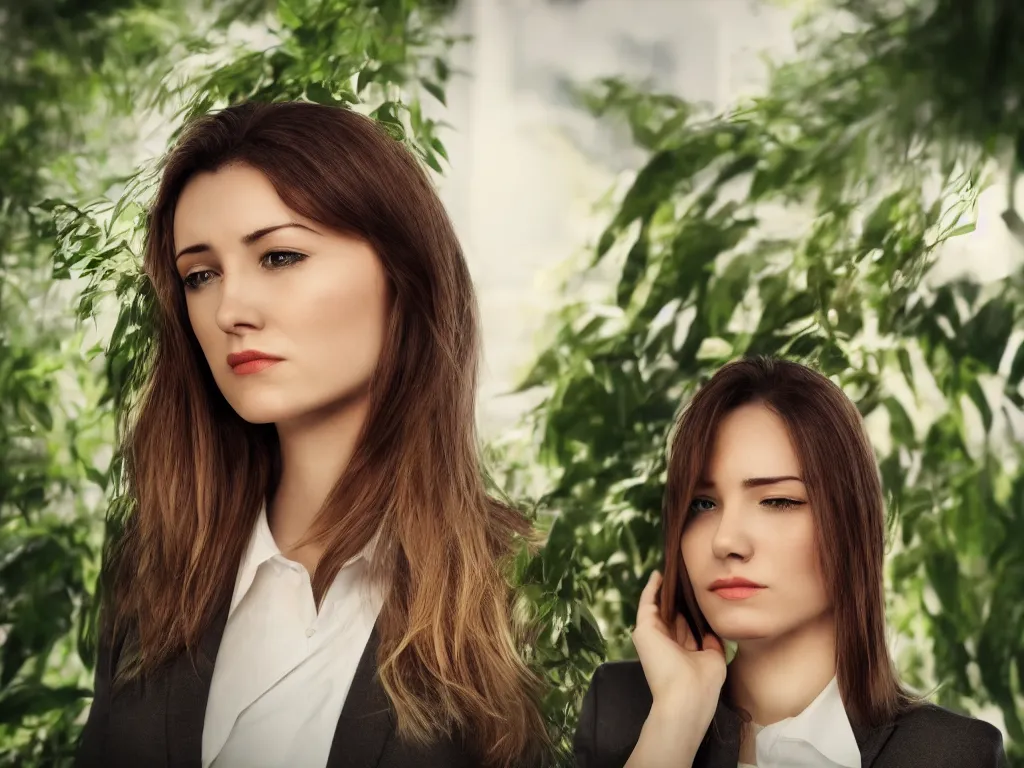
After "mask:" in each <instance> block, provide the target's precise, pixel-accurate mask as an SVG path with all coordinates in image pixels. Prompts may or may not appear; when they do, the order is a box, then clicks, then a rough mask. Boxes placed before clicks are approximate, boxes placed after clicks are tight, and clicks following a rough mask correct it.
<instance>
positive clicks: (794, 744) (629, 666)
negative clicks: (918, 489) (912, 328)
mask: <svg viewBox="0 0 1024 768" xmlns="http://www.w3.org/2000/svg"><path fill="white" fill-rule="evenodd" d="M664 515H665V519H664V530H665V542H666V543H665V575H664V579H662V577H661V576H660V575H659V574H658V573H657V572H656V573H655V574H653V575H652V577H651V580H650V581H649V583H648V584H647V586H646V588H645V589H644V591H643V595H642V597H641V599H640V606H639V610H638V615H637V625H636V630H635V631H634V633H633V640H634V644H635V646H636V649H637V654H638V656H639V662H611V663H607V664H603V665H602V666H601V667H599V668H598V670H597V671H596V672H595V674H594V677H593V680H592V681H591V686H590V689H589V691H588V692H587V695H586V698H585V700H584V704H583V711H582V713H581V717H580V723H579V727H578V730H577V733H576V739H575V753H576V760H577V764H578V766H579V767H580V768H622V766H627V768H661V767H662V766H665V767H666V768H668V767H669V766H671V767H672V768H682V767H683V766H693V768H737V766H739V768H749V767H750V766H757V768H861V767H862V766H863V768H997V767H1002V766H1005V765H1006V756H1005V754H1004V751H1003V747H1002V737H1001V735H1000V733H999V731H998V730H997V729H996V728H995V727H993V726H992V725H989V724H988V723H985V722H982V721H980V720H975V719H973V718H970V717H965V716H963V715H959V714H955V713H953V712H951V711H948V710H945V709H942V708H940V707H937V706H934V705H932V704H928V703H925V702H923V701H921V700H919V699H917V698H915V697H914V696H912V695H911V694H910V693H908V692H907V691H906V690H905V689H904V687H903V686H902V685H901V683H900V681H899V678H898V677H897V674H896V671H895V669H894V666H893V663H892V660H891V657H890V655H889V651H888V647H887V645H886V637H885V600H884V595H883V561H884V545H885V541H884V536H885V510H884V503H883V496H882V489H881V484H880V481H879V474H878V468H877V465H876V463H875V459H874V454H873V453H872V450H871V446H870V444H869V443H868V439H867V436H866V435H865V432H864V427H863V423H862V420H861V417H860V414H859V413H858V412H857V409H856V407H855V406H854V405H853V403H852V402H850V400H849V399H848V398H847V397H846V396H845V394H844V393H843V392H842V390H841V389H840V388H839V387H838V386H836V385H835V384H833V383H832V382H831V381H829V379H827V378H826V377H825V376H822V375H821V374H819V373H817V372H815V371H813V370H811V369H809V368H806V367H804V366H801V365H798V364H796V363H791V362H785V361H781V360H772V359H766V358H757V359H746V360H741V361H738V362H734V363H731V364H729V365H726V366H725V367H723V368H722V369H721V370H719V371H718V372H717V373H716V374H715V375H714V376H713V377H712V378H711V379H710V381H708V382H707V383H706V384H705V385H704V386H703V387H702V388H701V390H700V391H699V392H698V393H697V394H696V396H695V397H694V398H693V400H692V402H691V403H690V404H689V406H688V407H687V408H686V409H685V410H684V412H683V414H682V416H681V417H680V420H679V422H678V424H677V425H676V431H675V436H674V439H673V442H672V448H671V451H670V455H669V463H668V480H667V485H666V492H665V507H664ZM696 638H700V639H699V640H697V639H696ZM720 638H724V639H727V640H730V641H735V642H736V644H737V651H736V655H735V657H734V658H733V660H732V661H731V663H729V665H728V667H727V666H726V660H725V655H724V653H723V650H722V644H721V642H720Z"/></svg>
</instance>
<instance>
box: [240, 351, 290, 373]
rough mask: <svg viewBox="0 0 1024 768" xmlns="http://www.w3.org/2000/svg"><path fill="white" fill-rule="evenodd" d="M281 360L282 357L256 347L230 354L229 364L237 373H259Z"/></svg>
mask: <svg viewBox="0 0 1024 768" xmlns="http://www.w3.org/2000/svg"><path fill="white" fill-rule="evenodd" d="M279 362H281V358H279V357H274V356H273V355H268V354H267V353H266V352H260V351H258V350H255V349H247V350H245V351H244V352H235V353H232V354H230V355H228V365H230V366H231V370H232V371H234V372H235V373H237V374H247V373H258V372H260V371H262V370H264V369H266V368H269V367H270V366H272V365H274V364H276V363H279Z"/></svg>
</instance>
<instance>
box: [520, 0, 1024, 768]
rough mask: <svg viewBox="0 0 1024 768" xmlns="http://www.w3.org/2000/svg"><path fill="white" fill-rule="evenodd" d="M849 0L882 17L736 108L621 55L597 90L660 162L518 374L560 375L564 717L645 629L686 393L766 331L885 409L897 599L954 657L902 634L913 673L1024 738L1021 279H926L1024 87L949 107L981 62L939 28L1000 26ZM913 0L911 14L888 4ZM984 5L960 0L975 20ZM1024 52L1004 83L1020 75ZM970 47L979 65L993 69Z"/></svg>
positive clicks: (556, 391)
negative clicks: (638, 76) (615, 71)
mask: <svg viewBox="0 0 1024 768" xmlns="http://www.w3.org/2000/svg"><path fill="white" fill-rule="evenodd" d="M835 5H836V6H844V7H846V8H847V9H852V10H856V11H857V12H858V13H859V14H860V16H861V17H862V19H865V20H866V22H862V23H861V24H859V25H858V26H857V27H856V28H855V29H854V30H853V31H850V32H848V33H839V34H837V33H834V32H832V33H828V34H824V35H823V34H822V33H821V31H820V29H819V28H818V27H816V26H814V25H813V23H812V26H811V27H810V29H813V30H815V31H816V35H815V36H810V37H808V39H807V42H805V43H804V44H803V49H802V52H801V55H800V56H799V58H798V59H797V60H796V61H794V62H793V63H790V64H787V65H785V66H779V67H776V68H774V69H773V71H772V76H771V81H770V86H769V88H768V89H767V92H766V93H765V94H764V95H763V96H761V97H759V98H756V99H753V100H751V101H750V102H749V103H746V104H744V105H742V106H741V107H740V108H737V109H734V110H731V111H729V112H727V113H725V114H719V115H706V114H704V113H702V112H701V111H700V110H699V109H697V108H696V107H694V106H693V105H690V104H688V103H686V102H684V101H682V100H680V99H677V98H675V97H672V96H667V95H657V94H651V93H647V92H645V91H644V90H642V89H639V90H638V89H636V88H633V87H630V86H629V85H628V84H625V83H623V82H621V81H619V80H615V79H611V80H607V81H604V82H601V83H599V84H598V85H597V86H595V87H593V88H591V89H588V90H586V91H584V92H583V93H582V94H581V101H582V102H583V103H584V104H585V105H586V106H587V107H588V108H589V109H590V110H591V111H592V112H593V113H594V114H595V115H599V116H605V117H606V118H608V119H615V120H618V121H621V122H624V123H625V124H626V125H628V126H629V128H630V130H631V131H632V135H633V137H634V139H635V141H636V143H637V144H638V145H639V146H640V147H642V148H643V149H645V150H646V151H647V152H648V159H647V161H646V163H645V164H644V166H643V167H642V168H641V169H640V170H639V172H638V173H637V174H636V177H635V180H634V181H633V183H632V186H631V187H630V188H629V189H628V191H626V192H625V193H624V194H623V195H622V197H621V199H620V200H619V201H618V203H617V209H616V210H615V211H614V213H613V214H612V215H611V219H610V222H609V224H608V226H607V228H606V229H605V231H604V233H603V235H602V236H601V237H600V239H599V241H598V242H597V244H596V246H595V248H594V252H593V259H592V263H591V265H590V267H589V268H588V269H585V270H583V272H582V273H581V274H580V275H578V276H577V277H575V278H573V280H572V281H570V283H569V284H567V285H566V294H567V295H570V296H571V295H572V291H573V289H574V287H575V285H577V284H578V283H579V282H581V281H584V280H588V279H600V275H602V274H604V275H607V274H609V273H613V274H614V275H615V279H614V281H613V282H614V286H613V288H612V289H611V290H610V291H609V295H608V298H607V300H606V301H605V302H603V303H592V302H590V303H588V302H576V301H572V300H569V301H567V303H566V304H565V305H564V306H563V307H562V308H561V310H560V311H559V313H558V315H557V317H556V321H555V325H554V327H553V329H552V331H551V333H550V338H549V340H548V342H547V343H546V345H545V347H544V349H543V351H542V352H541V353H540V354H539V356H538V358H537V360H536V362H535V364H534V366H533V368H532V370H530V372H529V373H528V374H527V375H526V376H525V378H524V381H523V383H522V385H521V389H529V388H534V387H543V391H544V394H545V398H544V401H543V403H542V404H541V405H540V406H538V407H537V409H536V410H535V411H534V413H533V414H532V417H531V422H532V424H533V427H534V431H535V435H536V446H535V447H536V449H537V450H538V451H539V454H540V457H541V459H542V460H543V461H544V462H545V464H546V466H547V468H548V470H549V471H550V478H551V479H550V482H549V484H548V487H547V489H546V492H545V493H544V494H543V495H542V496H541V498H540V499H539V500H538V506H539V508H540V510H541V511H542V512H546V513H547V515H548V517H549V518H550V519H552V520H553V522H552V524H551V527H550V538H549V542H548V544H547V547H546V548H545V550H544V551H543V552H542V553H541V554H540V555H539V556H538V557H537V558H536V559H535V560H534V561H533V562H531V563H530V564H529V565H528V566H527V567H526V568H525V575H526V579H527V581H528V582H529V583H531V584H533V585H535V587H536V589H537V590H538V591H539V592H540V593H543V592H548V593H551V594H554V595H557V599H556V600H555V602H554V603H551V604H547V605H545V606H544V607H543V608H542V613H543V614H544V615H545V617H546V618H547V620H548V623H549V626H548V629H549V630H550V632H549V634H547V635H546V636H545V646H544V648H543V649H542V654H544V655H546V657H547V660H548V665H549V667H550V668H551V670H552V671H551V676H552V680H553V682H555V683H556V684H558V685H559V687H560V689H561V692H562V696H561V697H560V698H559V699H558V703H559V705H560V706H561V709H560V710H559V711H556V710H555V709H552V716H553V717H554V718H556V719H560V722H561V723H564V731H565V733H566V734H567V735H568V734H571V732H572V728H573V726H574V723H575V717H576V715H577V707H578V705H579V702H580V699H581V697H582V694H583V691H584V690H585V687H586V681H587V680H588V679H589V676H590V673H591V671H592V669H593V666H594V665H595V664H596V663H598V662H599V661H600V660H602V659H603V658H605V657H606V656H607V657H609V658H623V657H630V656H632V655H633V654H634V651H633V649H632V645H631V642H630V640H629V636H628V627H629V626H631V624H632V622H633V619H634V616H635V612H636V604H637V600H638V597H639V592H640V590H641V588H642V586H643V583H644V581H645V579H644V576H645V574H647V573H648V572H650V571H651V570H652V569H653V568H655V567H660V561H661V554H662V532H661V529H660V510H661V500H662V493H663V489H664V482H665V457H664V453H665V448H666V445H667V442H668V435H669V430H670V427H671V425H672V422H673V419H674V416H675V414H676V413H677V411H678V409H679V407H680V406H681V405H682V404H683V403H684V402H685V401H686V400H687V399H688V398H689V397H690V396H691V395H692V394H693V393H694V391H695V390H696V389H697V388H698V387H699V386H700V384H701V383H702V382H704V381H706V380H707V378H709V377H710V376H711V374H712V373H713V372H714V371H715V370H716V369H717V368H719V367H720V366H721V365H722V364H724V363H725V362H727V361H729V360H731V359H734V358H735V357H738V356H742V355H753V354H771V355H780V356H784V357H787V358H790V359H795V360H800V361H804V362H810V363H812V364H815V365H816V366H817V367H819V369H820V370H822V371H824V372H825V373H826V374H827V375H829V376H831V377H833V378H834V380H836V381H837V382H838V383H840V384H841V385H842V386H843V388H844V389H845V390H846V391H847V392H848V394H849V395H850V396H851V397H852V398H853V399H854V401H855V402H856V403H857V404H858V407H859V408H860V410H861V412H862V414H864V416H865V417H867V419H868V421H869V424H870V425H871V426H872V430H873V434H874V435H875V437H876V440H875V442H876V445H877V448H878V458H879V461H880V463H881V468H882V473H883V479H884V484H885V489H886V493H887V497H888V501H889V507H890V510H891V513H892V526H893V533H894V542H893V547H892V552H891V557H890V569H889V570H890V591H891V593H892V595H893V598H892V601H891V602H892V605H891V619H892V622H893V624H894V626H895V628H896V629H897V630H899V631H900V632H901V633H903V634H904V635H906V636H910V637H911V638H913V639H914V640H915V642H916V643H917V644H919V645H918V647H921V646H923V647H924V648H925V649H926V650H927V651H928V652H930V655H931V656H932V659H931V666H932V669H929V665H928V664H926V663H925V660H924V659H923V658H921V657H920V656H914V655H913V654H904V657H903V658H901V666H902V669H903V672H904V674H905V675H906V677H907V678H908V680H909V681H911V682H912V683H915V684H917V685H920V686H928V683H929V680H934V681H937V682H939V683H942V684H943V687H942V688H941V689H940V690H939V691H938V693H937V700H938V702H939V703H941V704H944V705H947V706H951V707H954V708H960V709H968V708H969V707H970V708H972V709H973V708H974V707H977V706H984V705H990V704H991V705H995V706H997V707H998V708H999V709H1000V710H1001V712H1002V714H1003V717H1004V719H1005V723H1006V728H1007V730H1008V732H1009V735H1010V739H1011V741H1012V742H1013V747H1012V750H1011V751H1012V753H1013V754H1014V755H1015V756H1016V759H1018V760H1019V759H1020V757H1021V749H1022V748H1024V728H1022V719H1021V718H1022V715H1024V699H1022V692H1024V664H1022V662H1024V611H1022V610H1021V607H1020V596H1021V595H1022V594H1024V506H1022V503H1021V502H1022V501H1024V495H1022V494H1024V473H1022V472H1021V469H1020V466H1021V462H1020V459H1021V454H1020V450H1019V448H1018V446H1017V442H1018V441H1017V438H1016V436H1015V433H1014V431H1013V429H1012V426H1011V423H1012V421H1013V419H1016V418H1019V416H1020V415H1021V408H1022V406H1024V400H1022V396H1021V390H1020V384H1021V378H1022V375H1024V348H1022V347H1021V345H1020V336H1021V334H1020V333H1015V332H1016V331H1020V330H1024V317H1022V309H1021V307H1024V301H1022V299H1024V296H1022V295H1021V288H1022V285H1024V282H1022V278H1021V275H1019V274H1017V275H1013V276H1012V277H1009V278H1007V279H1004V280H999V281H996V282H993V283H990V284H988V285H980V284H979V283H978V282H977V281H975V280H972V279H969V278H963V279H958V280H955V281H950V282H946V283H939V282H938V281H936V280H933V279H931V275H932V269H933V267H934V264H935V262H936V251H937V248H938V246H939V245H941V244H942V243H943V242H945V241H946V240H948V239H949V238H951V237H954V236H957V235H960V234H964V233H966V232H969V231H971V230H972V229H973V225H971V224H970V223H969V219H967V218H966V217H967V215H968V214H970V213H971V211H972V210H973V207H974V205H975V202H976V199H977V195H978V193H979V191H980V189H981V188H982V184H983V182H984V174H985V170H986V169H987V168H988V163H989V162H990V159H991V158H992V157H993V155H994V154H995V153H996V152H997V151H999V149H1000V147H1001V146H1002V145H1005V144H1006V143H1007V142H1010V141H1012V140H1014V139H1015V136H1016V134H1015V131H1016V128H1015V127H1013V125H1012V124H1014V121H1016V120H1017V118H1016V116H1015V115H1012V114H1010V111H1009V105H1010V104H1015V103H1016V101H1010V102H1007V107H1008V109H1007V112H1006V113H1005V114H1003V113H1000V114H994V113H993V110H992V109H991V107H992V105H993V104H994V103H997V102H998V103H1002V102H1000V101H999V99H997V98H995V97H991V98H990V95H988V96H985V98H982V96H981V95H980V94H976V96H977V98H976V99H975V100H972V101H970V102H961V103H959V104H958V105H957V106H956V107H954V106H953V105H952V104H951V102H950V99H952V98H953V96H951V91H950V90H948V89H953V88H957V87H962V88H966V87H967V86H966V85H964V84H963V82H961V83H960V85H959V86H958V85H957V84H956V83H954V82H952V81H953V80H954V79H955V77H956V75H955V74H952V73H951V68H953V67H954V66H955V67H957V68H959V67H960V66H961V63H960V61H961V60H960V59H959V58H958V59H957V62H958V63H957V64H956V65H953V64H952V62H951V60H942V59H941V56H942V55H944V54H942V51H944V50H946V49H945V48H942V47H941V45H946V44H948V40H947V38H951V39H960V38H958V37H957V36H958V35H968V34H972V33H973V34H977V35H981V34H982V32H981V31H979V30H977V29H974V30H973V32H972V29H967V30H965V29H962V28H956V25H955V24H954V23H953V21H952V20H951V19H950V18H949V17H950V14H951V13H952V11H951V10H950V4H949V3H941V2H940V3H933V4H915V3H911V4H892V3H888V4H886V3H874V4H872V3H869V2H859V3H858V2H852V0H851V2H849V3H835ZM907 5H909V6H910V9H908V10H904V11H899V12H898V13H899V14H902V15H899V16H898V18H895V20H894V18H890V17H889V16H888V15H885V14H883V13H882V11H881V10H879V9H881V8H883V7H888V8H894V7H900V8H903V7H904V6H907ZM983 6H984V7H988V6H991V3H977V4H971V6H970V7H968V6H967V5H965V4H960V5H959V6H958V7H959V8H960V9H961V10H962V12H963V13H966V14H968V15H970V8H976V9H977V11H978V14H979V19H980V18H981V14H982V11H981V8H982V7H983ZM1008 7H1009V4H1005V5H1004V10H1005V9H1006V8H1008ZM928 9H933V10H932V11H931V15H930V16H929V15H927V14H928ZM833 13H834V9H833ZM893 13H897V12H895V11H894V12H893ZM828 18H829V19H830V20H833V21H834V15H830V16H829V17H828ZM818 20H819V19H814V20H812V22H816V21H818ZM897 32H901V34H897ZM943 35H946V37H943ZM1019 39H1024V38H1019ZM961 50H966V49H964V48H961ZM972 50H975V51H976V52H978V55H979V56H982V55H983V53H984V52H982V51H979V50H978V47H977V46H974V48H973V49H972ZM1014 53H1015V58H1012V60H1011V61H1009V62H1005V61H1004V62H1003V66H1005V68H1006V77H1007V78H1009V81H1008V83H1009V84H1006V83H1004V84H1003V85H1005V86H1006V87H1014V88H1018V89H1019V86H1020V83H1021V82H1022V79H1021V75H1020V73H1021V72H1022V70H1020V65H1021V63H1022V61H1024V60H1022V58H1021V51H1019V50H1016V51H1015V52H1014ZM945 55H948V54H945ZM985 55H987V54H985ZM975 65H976V63H968V64H965V65H963V67H964V69H963V72H962V74H963V76H964V78H968V79H969V78H971V77H981V76H982V75H981V74H980V73H979V72H977V71H975V69H972V67H975ZM984 71H985V73H986V74H985V77H988V74H989V73H990V69H988V68H985V70H984ZM1013 73H1018V74H1017V76H1016V79H1013ZM897 82H898V83H900V84H901V85H900V87H899V88H898V89H896V90H894V88H893V83H897ZM986 82H987V81H986ZM993 87H997V86H993ZM998 87H1003V86H998ZM944 89H945V90H944ZM952 93H961V91H954V92H952ZM986 99H988V101H986ZM965 105H967V106H968V107H969V108H970V110H972V112H971V114H970V115H964V114H963V112H964V109H963V108H964V106H965ZM986 109H988V112H985V110H986ZM996 111H997V112H998V110H996ZM940 117H941V118H942V120H939V119H938V118H940ZM932 118H936V119H935V120H933V119H932ZM965 222H968V223H965ZM968 271H969V270H968ZM595 275H596V277H595ZM580 605H586V606H589V607H590V610H591V611H593V615H591V614H590V613H588V612H585V611H582V610H581V609H579V608H578V606H580Z"/></svg>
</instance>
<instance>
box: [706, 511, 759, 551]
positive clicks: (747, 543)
mask: <svg viewBox="0 0 1024 768" xmlns="http://www.w3.org/2000/svg"><path fill="white" fill-rule="evenodd" d="M711 550H712V552H713V554H714V555H715V557H717V558H718V559H720V560H728V559H729V558H734V559H739V560H749V559H750V556H751V555H753V554H754V547H753V541H752V540H751V537H750V535H749V531H748V530H747V529H746V526H745V525H744V523H743V520H742V510H739V509H735V508H733V509H732V510H730V509H728V508H725V509H723V510H722V512H721V514H719V516H718V527H717V528H716V529H715V535H714V538H712V540H711Z"/></svg>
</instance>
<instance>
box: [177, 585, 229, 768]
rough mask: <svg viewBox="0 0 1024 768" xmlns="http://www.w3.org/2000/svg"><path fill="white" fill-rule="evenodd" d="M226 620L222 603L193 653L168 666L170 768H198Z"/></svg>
mask: <svg viewBox="0 0 1024 768" xmlns="http://www.w3.org/2000/svg"><path fill="white" fill-rule="evenodd" d="M227 621H228V605H227V604H225V605H224V606H223V608H221V609H220V610H219V611H218V612H217V613H216V614H215V615H214V617H213V621H212V622H211V623H210V626H209V628H208V629H207V630H206V632H204V633H203V636H202V637H201V638H200V640H199V646H198V648H196V652H195V654H189V653H182V654H181V655H180V656H178V658H177V659H176V660H175V661H174V663H173V664H172V666H171V669H170V680H169V681H168V685H167V750H168V756H167V762H168V765H169V766H170V768H199V767H200V766H201V765H202V761H203V725H204V721H205V720H206V702H207V699H208V698H209V696H210V681H211V680H213V665H214V663H215V662H216V660H217V651H218V649H219V648H220V641H221V638H222V637H223V635H224V627H225V625H226V624H227Z"/></svg>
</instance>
